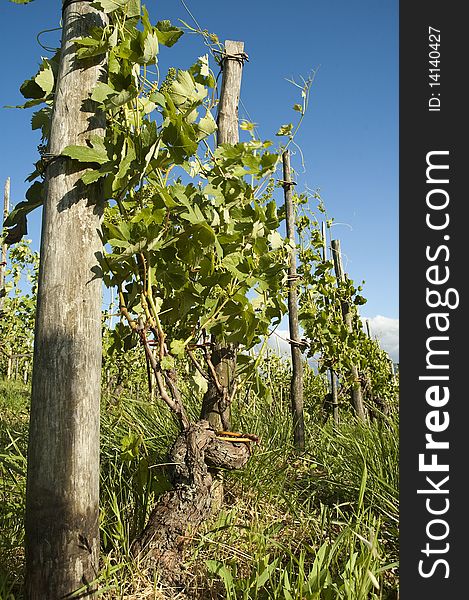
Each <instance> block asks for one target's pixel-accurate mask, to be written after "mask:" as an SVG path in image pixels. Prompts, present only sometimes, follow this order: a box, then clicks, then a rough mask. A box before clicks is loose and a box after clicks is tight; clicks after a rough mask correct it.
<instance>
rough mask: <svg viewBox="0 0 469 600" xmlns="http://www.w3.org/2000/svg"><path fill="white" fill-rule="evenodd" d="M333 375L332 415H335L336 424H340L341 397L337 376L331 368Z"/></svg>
mask: <svg viewBox="0 0 469 600" xmlns="http://www.w3.org/2000/svg"><path fill="white" fill-rule="evenodd" d="M329 374H330V377H331V398H332V415H333V417H334V425H338V424H339V398H338V390H337V377H336V376H335V373H334V371H333V369H330V370H329Z"/></svg>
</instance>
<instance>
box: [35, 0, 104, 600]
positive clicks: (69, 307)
mask: <svg viewBox="0 0 469 600" xmlns="http://www.w3.org/2000/svg"><path fill="white" fill-rule="evenodd" d="M63 8H64V10H63V30H62V49H61V55H60V64H59V68H58V77H57V87H56V92H55V101H54V109H53V114H52V122H51V133H50V141H49V148H48V152H49V153H50V155H51V156H52V157H54V160H52V161H51V162H50V163H49V165H48V167H47V170H46V181H45V192H44V210H43V222H42V235H41V252H40V267H39V284H38V300H37V315H36V329H35V345H34V360H33V374H32V399H31V417H30V430H29V446H28V472H27V487H26V513H25V531H26V581H25V598H26V599H27V600H57V599H58V598H65V597H69V595H71V594H72V593H73V592H74V591H75V590H77V589H78V588H81V587H82V586H83V585H86V584H87V583H88V582H92V581H93V580H95V579H96V576H97V574H98V572H99V560H98V559H99V418H100V410H99V408H100V406H99V405H100V385H101V354H102V340H101V308H102V299H101V287H102V282H101V277H100V276H99V264H98V256H99V253H100V252H101V251H102V244H101V240H100V237H99V229H100V226H101V217H102V213H103V204H102V193H101V191H100V188H99V185H93V186H86V187H85V186H84V185H83V184H82V183H81V182H80V177H81V176H82V175H83V172H84V171H83V170H82V167H81V166H79V165H77V164H75V163H73V162H72V161H70V160H69V159H67V158H62V157H60V155H61V153H62V151H63V149H64V148H65V147H66V146H68V145H70V144H77V145H83V146H84V145H85V144H86V141H87V140H88V139H89V138H90V136H92V135H99V136H102V135H103V133H104V127H105V115H104V114H102V113H97V112H96V108H95V106H96V105H95V103H93V102H91V101H90V99H89V95H90V93H91V92H92V91H93V89H94V88H95V86H96V84H97V83H98V81H99V80H100V79H101V78H102V76H103V75H104V71H105V60H104V59H103V57H102V56H99V57H95V58H92V59H89V60H87V61H80V62H79V61H78V60H77V58H76V45H75V44H74V43H73V40H74V39H76V38H80V37H83V36H85V37H86V36H88V35H90V29H91V28H92V27H95V26H98V27H103V26H105V25H106V23H107V18H106V16H105V14H104V13H103V12H101V11H99V10H98V9H96V8H95V7H94V6H93V5H92V4H91V3H90V2H87V1H84V0H78V1H74V2H73V3H72V2H64V6H63ZM91 596H94V586H93V587H91V588H90V589H87V591H86V592H83V593H80V594H79V597H80V598H84V597H87V598H89V597H91ZM77 597H78V596H77Z"/></svg>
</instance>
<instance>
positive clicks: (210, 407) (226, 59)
mask: <svg viewBox="0 0 469 600" xmlns="http://www.w3.org/2000/svg"><path fill="white" fill-rule="evenodd" d="M245 59H246V54H245V53H244V42H235V41H231V40H226V41H225V52H224V55H223V57H222V69H223V78H222V84H221V91H220V100H219V103H218V116H217V127H218V129H217V145H220V144H225V143H228V144H237V143H238V142H239V131H238V104H239V96H240V92H241V78H242V75H243V64H244V60H245ZM212 343H213V350H212V362H213V365H214V367H215V372H216V375H217V379H218V383H219V385H220V386H221V388H222V389H223V390H224V397H222V395H221V394H220V391H219V389H218V388H217V386H216V385H215V383H214V382H212V381H210V382H209V385H208V389H207V391H206V393H205V394H204V398H203V401H202V411H201V418H202V419H206V420H208V421H209V423H210V424H211V425H212V427H213V428H214V429H216V430H220V429H224V428H226V427H228V428H229V426H230V421H231V410H230V405H229V401H227V397H228V396H229V394H230V390H231V388H232V383H233V378H234V374H235V369H236V347H235V345H234V344H226V343H223V341H222V340H216V339H215V338H212Z"/></svg>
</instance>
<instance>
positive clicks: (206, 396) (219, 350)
mask: <svg viewBox="0 0 469 600" xmlns="http://www.w3.org/2000/svg"><path fill="white" fill-rule="evenodd" d="M74 4H77V3H73V2H72V3H70V2H68V3H67V2H65V4H64V7H65V6H66V8H67V10H70V6H72V7H73V6H74ZM92 7H93V9H95V10H96V11H97V12H98V14H99V15H101V16H102V19H101V24H100V25H99V26H97V25H95V26H93V27H91V28H89V29H88V31H87V33H86V35H83V36H79V37H77V38H76V39H75V40H74V47H75V50H76V55H75V60H76V61H77V65H79V66H81V65H83V66H86V65H89V64H91V63H93V61H101V60H102V61H105V63H106V69H105V70H104V71H103V73H102V75H101V76H100V78H99V81H98V83H97V85H95V87H94V89H93V90H92V92H91V93H90V95H89V98H87V99H86V102H87V103H88V105H89V106H91V107H92V110H93V111H94V112H95V113H96V114H98V115H104V116H105V124H106V126H105V130H104V133H103V135H101V134H96V133H95V134H91V135H90V136H89V137H88V140H87V144H86V145H83V144H80V145H77V144H74V145H68V146H67V147H65V148H63V149H62V150H61V152H60V153H53V152H52V151H51V145H50V135H51V119H53V115H54V112H53V111H54V102H55V99H56V96H55V92H56V89H57V88H56V86H57V81H58V74H59V65H60V61H61V58H62V57H61V51H60V50H57V52H56V53H55V54H53V56H51V57H50V58H43V59H42V62H41V64H40V67H39V70H38V72H37V73H36V75H34V76H33V77H32V78H30V79H28V80H27V81H25V82H24V84H23V85H22V86H21V92H22V94H23V96H24V97H25V100H26V101H25V103H24V104H23V105H22V107H21V108H31V107H34V108H35V112H34V114H33V117H32V126H33V129H37V130H39V131H40V132H41V143H40V146H39V153H40V157H39V160H38V161H37V163H36V165H35V169H34V172H33V173H32V174H31V176H30V177H29V181H30V182H31V184H32V185H31V187H30V188H29V190H28V192H27V194H26V200H25V201H23V202H20V203H18V204H17V205H16V206H15V208H14V209H13V210H12V211H11V213H10V214H9V215H8V216H7V218H6V220H5V222H4V236H3V239H2V244H4V245H5V246H6V247H9V260H8V262H7V264H4V265H2V269H3V272H4V281H5V285H4V287H3V289H2V290H0V294H1V298H0V302H1V305H0V317H1V318H0V372H1V374H2V375H3V377H5V378H11V377H14V376H15V375H16V376H17V377H18V376H21V377H24V379H25V380H27V378H28V369H29V368H30V365H31V353H32V347H33V337H34V317H35V299H36V282H37V268H38V260H39V259H38V256H37V254H36V253H34V252H32V251H31V249H30V246H29V244H28V243H27V242H24V241H23V236H24V235H25V233H26V219H27V215H28V213H29V212H31V211H32V210H34V209H36V208H37V207H39V206H40V205H41V204H43V203H44V202H45V196H46V194H47V191H45V190H47V185H48V182H49V181H50V179H52V178H53V177H55V175H52V173H53V169H56V168H57V165H58V164H65V165H68V166H67V168H70V170H71V171H73V172H81V173H82V174H81V176H80V178H79V180H78V181H77V183H76V187H77V189H78V190H79V192H80V194H81V196H82V197H85V198H86V197H87V194H88V191H89V190H94V193H95V192H96V190H99V196H100V198H101V200H102V206H103V219H102V226H101V229H100V237H101V241H102V249H103V250H102V252H100V253H99V257H98V260H99V264H97V265H96V269H95V271H96V272H95V273H94V277H98V278H101V279H102V281H103V282H104V285H105V286H106V287H107V288H108V289H109V290H111V296H112V298H114V299H116V300H117V301H116V302H112V303H111V306H110V310H109V311H106V312H105V313H104V314H103V319H102V324H103V341H104V342H103V344H104V355H103V369H102V374H103V384H104V386H105V389H106V390H107V392H108V394H109V395H110V396H112V397H114V398H118V396H119V391H118V388H119V386H122V385H124V384H126V383H127V384H128V383H129V382H135V389H136V390H138V393H139V394H141V395H143V397H145V398H147V399H148V400H150V401H152V402H153V401H156V398H158V402H160V401H162V407H161V410H168V409H169V411H170V412H171V414H172V415H173V416H174V418H175V422H176V424H177V425H178V427H179V431H180V435H179V436H178V437H177V439H176V441H175V442H174V445H173V447H172V449H171V453H170V459H171V464H172V465H173V467H172V469H173V471H172V475H171V480H172V483H173V490H172V491H170V492H167V493H166V494H163V496H162V497H161V498H160V499H159V503H157V505H156V506H155V508H154V510H153V512H152V513H151V515H150V517H149V520H148V523H147V525H146V527H145V528H144V529H143V531H142V532H140V534H139V535H138V536H137V538H136V539H135V540H134V542H133V546H132V553H133V554H134V555H135V556H143V555H145V556H151V557H152V560H153V561H156V563H158V564H159V565H160V566H163V567H164V568H165V569H166V571H167V572H168V573H174V572H176V571H177V569H178V564H179V562H180V557H179V551H178V541H177V540H178V539H179V538H178V536H180V535H185V531H186V528H187V526H188V525H192V526H193V527H197V526H198V525H199V524H200V523H201V522H202V521H203V520H204V519H206V518H207V515H208V513H210V511H211V510H213V506H214V505H215V504H216V502H215V490H216V488H217V487H218V489H222V477H221V476H220V474H219V471H220V470H224V469H240V468H241V467H243V466H244V465H245V464H246V463H247V461H248V460H249V458H250V455H251V451H252V450H251V448H252V446H253V445H255V443H256V442H257V441H258V440H257V438H256V436H255V435H253V434H249V433H235V432H232V431H230V430H231V417H230V412H231V411H230V408H231V406H233V405H234V404H235V403H236V402H239V401H240V395H241V394H243V402H245V401H246V390H253V392H254V393H255V394H256V395H257V396H262V395H263V396H268V395H269V394H270V393H271V390H269V388H268V386H267V385H266V384H265V376H264V375H265V373H264V372H263V370H264V369H265V368H266V367H265V365H266V363H265V361H263V360H262V356H263V353H265V351H266V348H267V346H268V340H269V338H272V337H273V336H274V335H275V331H276V329H278V328H279V326H281V324H282V323H283V322H284V319H286V318H287V317H288V310H287V297H288V292H289V290H290V289H291V287H292V285H293V286H294V287H295V290H296V293H297V298H298V308H299V321H300V325H301V328H302V330H303V333H302V338H301V339H293V340H289V342H290V344H291V345H292V346H295V347H300V348H301V351H302V353H303V360H304V363H305V368H308V365H314V369H315V370H316V371H318V372H319V373H321V374H328V375H329V376H330V384H331V392H330V394H326V396H325V397H324V398H321V399H317V398H314V399H307V402H309V403H311V402H313V401H314V403H315V404H317V405H323V408H325V409H326V411H327V410H330V412H331V413H332V411H333V409H335V411H336V412H334V418H335V419H336V422H337V420H338V419H337V407H338V406H341V407H342V408H341V410H343V411H345V412H347V413H349V412H353V411H354V410H355V412H356V413H357V415H356V416H358V417H359V418H361V419H367V418H368V417H373V418H374V417H383V416H384V414H385V413H386V411H387V410H388V407H389V406H390V405H392V404H394V403H395V400H396V394H397V380H396V377H395V376H394V374H393V371H392V368H391V365H390V359H389V357H388V355H387V354H386V353H385V352H384V351H383V350H381V349H380V347H379V344H378V342H377V341H376V340H375V339H372V338H371V337H370V336H369V335H367V333H365V331H364V330H363V323H362V320H361V318H360V315H359V306H360V305H362V304H364V303H365V299H364V297H363V296H362V295H361V291H362V288H361V287H360V286H355V284H354V283H353V281H351V280H350V279H349V278H347V277H346V276H342V275H341V274H340V273H339V272H338V269H337V260H338V259H339V258H340V257H338V256H337V255H334V254H333V253H331V252H330V251H329V249H330V247H331V248H332V249H334V240H331V225H332V219H329V218H328V216H327V214H326V209H325V206H324V204H323V202H322V200H321V198H320V197H319V195H318V194H313V195H311V194H309V193H300V192H296V193H294V194H293V203H294V207H295V214H296V218H295V229H296V236H297V238H298V239H297V242H295V240H293V239H292V238H291V237H288V236H286V235H285V234H284V233H283V232H284V223H285V218H286V210H285V205H284V203H283V202H282V192H283V191H285V188H286V183H285V181H284V179H285V176H284V173H282V170H281V167H282V157H283V156H284V155H285V152H288V150H289V148H290V147H292V146H293V145H294V144H295V141H294V138H295V135H296V133H297V131H298V129H299V127H300V126H301V122H302V120H303V119H304V117H305V114H306V112H307V108H308V100H309V94H310V90H311V88H312V86H313V83H314V81H313V80H314V77H313V76H311V77H309V78H307V79H305V80H304V81H303V84H302V85H301V86H299V89H300V97H299V101H298V103H297V104H295V105H294V106H293V114H294V115H295V119H293V121H294V122H292V123H288V124H284V125H282V126H281V127H279V129H278V131H277V132H276V135H275V137H276V139H278V140H279V142H278V144H277V145H275V144H274V143H273V142H272V141H269V140H263V139H259V138H258V136H257V135H256V127H255V125H254V124H253V123H250V122H248V121H243V122H242V123H241V124H240V126H241V130H242V131H243V132H244V133H243V135H244V138H245V141H239V140H238V137H237V134H236V135H235V136H234V137H232V138H231V139H230V140H229V141H223V140H222V139H220V127H221V119H222V118H223V115H221V114H220V112H219V114H218V116H217V115H216V114H215V113H216V111H217V109H218V111H219V107H220V102H221V101H222V98H223V93H224V86H225V83H226V82H225V79H224V78H225V75H226V73H227V71H228V69H229V64H234V65H237V66H238V67H240V66H241V65H242V64H243V62H244V61H245V59H246V55H244V53H243V52H239V53H236V54H230V53H229V52H227V50H226V45H225V46H224V45H223V44H221V43H220V42H219V40H218V38H217V36H216V35H215V34H211V33H209V32H207V31H200V30H194V29H191V28H190V27H189V26H186V29H187V30H189V31H191V32H192V33H197V34H199V35H200V36H201V37H202V40H203V43H204V45H205V47H206V50H207V53H206V54H205V55H203V56H201V57H199V58H198V59H197V60H196V61H195V63H194V64H193V65H192V66H190V67H189V68H187V69H179V68H169V69H168V70H167V72H166V73H164V74H163V73H161V72H160V68H159V62H158V59H159V51H160V46H165V47H167V48H171V47H172V46H174V45H175V44H176V43H178V41H179V39H180V38H181V36H182V35H183V33H184V30H183V29H181V28H180V27H177V26H175V25H173V24H171V23H170V22H169V21H165V20H163V21H158V22H157V23H156V24H152V22H151V20H150V16H149V13H148V11H147V9H146V8H145V6H141V5H140V2H139V1H138V0H96V2H93V3H92ZM230 61H231V63H230ZM220 74H221V75H222V76H223V78H222V79H223V81H224V82H225V83H224V84H223V85H222V88H221V90H220V89H219V86H218V84H217V82H218V81H219V79H220ZM292 185H293V184H292ZM295 189H296V188H295ZM294 247H295V248H296V252H297V258H296V259H295V261H296V267H297V270H296V275H295V278H294V281H293V282H292V279H291V277H289V266H290V260H291V256H292V252H291V251H292V249H293V248H294ZM21 273H27V276H28V277H29V284H28V285H26V287H25V283H24V281H23V280H22V279H21ZM28 286H29V287H28ZM26 288H28V291H27V292H25V289H26ZM14 360H16V365H17V367H16V371H15V369H14V368H13V367H12V365H13V362H12V361H14ZM18 372H19V373H20V374H19V375H18ZM142 382H143V385H145V386H146V387H142ZM337 382H338V383H339V384H340V387H339V390H338V393H337V394H335V395H334V394H333V390H334V388H335V386H336V384H337ZM33 385H34V379H33ZM358 388H359V389H360V390H361V393H362V397H363V403H364V404H363V407H364V408H363V412H362V413H359V412H357V405H356V403H355V401H354V397H355V396H354V395H353V394H354V391H356V390H357V389H358ZM187 389H189V390H190V392H189V393H190V394H192V395H193V397H196V398H197V399H198V401H199V405H200V412H199V413H198V414H195V413H194V410H193V402H191V403H190V405H191V407H192V408H191V409H190V410H188V407H187V402H186V401H185V398H186V397H187V393H188V392H187ZM248 395H249V394H248ZM247 402H249V399H248V400H247ZM213 413H216V414H218V419H215V420H214V419H213V418H212V416H211V415H212V414H213ZM300 450H301V448H300ZM215 482H217V485H215Z"/></svg>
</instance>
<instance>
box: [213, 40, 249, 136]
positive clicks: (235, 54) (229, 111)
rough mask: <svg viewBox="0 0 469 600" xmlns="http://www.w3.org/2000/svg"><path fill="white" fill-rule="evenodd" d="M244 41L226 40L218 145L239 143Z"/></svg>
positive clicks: (219, 109) (218, 119) (219, 107)
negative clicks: (239, 109)
mask: <svg viewBox="0 0 469 600" xmlns="http://www.w3.org/2000/svg"><path fill="white" fill-rule="evenodd" d="M243 56H246V55H245V54H244V42H233V41H231V40H226V41H225V53H224V55H223V59H222V61H223V79H222V83H221V90H220V101H219V104H218V117H217V125H218V130H217V145H218V146H219V145H220V144H225V143H227V144H237V143H238V142H239V131H238V104H239V96H240V92H241V77H242V75H243V62H244V59H243Z"/></svg>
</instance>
